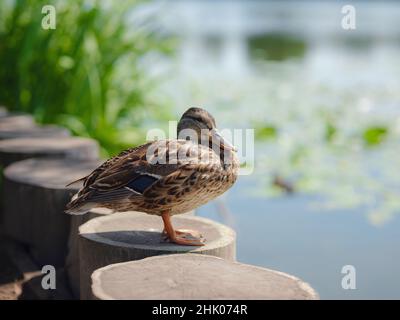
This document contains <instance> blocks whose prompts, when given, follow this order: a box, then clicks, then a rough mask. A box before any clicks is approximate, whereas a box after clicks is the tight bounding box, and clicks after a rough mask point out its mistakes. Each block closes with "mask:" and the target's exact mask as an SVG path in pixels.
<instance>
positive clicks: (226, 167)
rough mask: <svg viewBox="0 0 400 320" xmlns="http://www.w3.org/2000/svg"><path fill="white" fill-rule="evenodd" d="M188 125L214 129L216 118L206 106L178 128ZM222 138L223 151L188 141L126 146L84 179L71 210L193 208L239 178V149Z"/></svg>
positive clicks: (177, 211)
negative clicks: (134, 146)
mask: <svg viewBox="0 0 400 320" xmlns="http://www.w3.org/2000/svg"><path fill="white" fill-rule="evenodd" d="M184 128H193V129H195V130H199V129H209V130H213V131H212V132H214V131H215V120H214V119H213V118H212V116H211V115H210V114H209V113H208V112H206V111H205V110H203V109H199V108H191V109H189V110H188V111H187V112H186V113H185V114H184V115H183V116H182V118H181V120H180V122H179V125H178V132H179V131H180V130H182V129H184ZM210 132H211V131H210ZM221 139H222V138H221ZM221 141H222V142H223V143H225V145H224V144H221V149H220V151H222V152H221V155H220V154H218V153H216V152H215V151H214V150H213V148H211V147H209V146H204V145H201V144H198V143H196V142H191V141H188V140H161V141H153V142H149V143H146V144H144V145H141V146H138V147H136V148H131V149H128V150H125V151H123V152H121V153H120V154H119V155H117V156H115V157H113V158H111V159H109V160H107V161H106V162H104V163H103V164H102V165H101V166H100V167H98V168H97V169H95V170H94V171H93V172H92V173H91V174H90V175H88V176H87V177H84V178H82V179H81V180H82V181H83V187H82V189H81V190H80V191H79V193H78V196H77V197H76V199H74V200H73V201H71V202H70V203H69V204H68V205H67V212H68V213H71V214H82V213H85V212H87V211H88V210H90V209H91V208H94V207H106V208H109V209H113V210H115V211H128V210H135V211H142V212H146V213H149V214H156V215H162V214H163V213H165V212H168V213H169V214H170V215H174V214H180V213H184V212H188V211H190V210H193V209H195V208H197V207H199V206H201V205H203V204H205V203H207V202H208V201H210V200H212V199H214V198H215V197H217V196H219V195H221V194H222V193H224V192H225V191H226V190H227V189H229V188H230V187H231V186H232V185H233V184H234V182H235V181H236V178H237V174H238V170H239V163H238V158H237V156H236V152H235V151H233V149H230V147H229V148H228V147H227V145H228V144H227V143H226V142H225V141H224V140H223V139H222V140H221ZM228 146H229V145H228ZM224 148H225V149H224ZM150 150H152V153H149V151H150ZM224 151H225V153H224ZM165 153H167V154H168V157H167V160H169V161H167V163H157V162H156V161H155V159H156V158H157V157H158V158H162V156H163V155H165ZM181 155H185V157H182V156H181ZM164 158H165V157H164ZM171 159H176V161H175V162H174V161H171ZM143 179H144V180H143ZM140 188H143V190H138V189H140Z"/></svg>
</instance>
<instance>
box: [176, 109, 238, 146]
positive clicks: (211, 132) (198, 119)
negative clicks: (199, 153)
mask: <svg viewBox="0 0 400 320" xmlns="http://www.w3.org/2000/svg"><path fill="white" fill-rule="evenodd" d="M177 131H178V138H179V139H187V140H188V139H190V140H192V141H193V142H196V141H197V143H199V144H208V146H209V147H210V148H214V150H215V148H218V147H219V148H220V149H221V150H228V151H230V150H231V151H236V148H235V147H234V146H232V145H231V144H230V143H229V142H227V141H226V140H225V139H224V138H223V137H222V136H221V135H220V134H219V133H218V130H217V127H216V124H215V119H214V117H213V116H212V115H211V114H210V113H209V112H208V111H206V110H204V109H201V108H189V109H188V110H186V111H185V113H184V114H183V115H182V117H181V119H180V120H179V123H178V130H177Z"/></svg>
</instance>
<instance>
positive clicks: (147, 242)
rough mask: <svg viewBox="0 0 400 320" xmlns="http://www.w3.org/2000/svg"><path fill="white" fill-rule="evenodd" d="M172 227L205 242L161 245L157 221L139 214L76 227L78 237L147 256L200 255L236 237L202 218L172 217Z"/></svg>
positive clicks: (225, 228) (227, 230) (222, 245)
mask: <svg viewBox="0 0 400 320" xmlns="http://www.w3.org/2000/svg"><path fill="white" fill-rule="evenodd" d="M172 223H173V225H174V227H175V228H177V229H179V228H181V229H194V230H197V231H199V232H200V233H201V234H202V235H203V236H204V237H205V239H206V242H205V245H204V246H201V247H195V246H182V245H177V244H174V243H170V242H163V241H161V232H162V230H163V223H162V219H161V217H159V216H154V215H148V214H145V213H140V212H119V213H115V214H111V215H107V216H104V217H99V218H95V219H92V220H90V221H88V222H86V223H85V224H83V225H82V226H80V228H79V232H80V236H81V237H83V238H85V239H87V240H90V241H93V242H96V243H99V244H103V245H107V246H113V247H116V248H118V247H123V248H130V249H132V250H136V249H138V250H146V251H148V252H151V251H153V252H160V251H163V252H165V254H167V253H176V252H182V253H183V252H195V253H196V252H198V253H202V252H206V251H210V250H215V249H218V248H223V247H227V246H231V245H233V244H234V243H235V238H236V234H235V232H234V231H233V230H232V229H231V228H229V227H227V226H224V225H222V224H220V223H217V222H214V221H212V220H209V219H206V218H201V217H194V216H189V215H176V216H173V217H172ZM150 255H151V254H149V256H150Z"/></svg>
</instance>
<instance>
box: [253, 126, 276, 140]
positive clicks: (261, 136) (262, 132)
mask: <svg viewBox="0 0 400 320" xmlns="http://www.w3.org/2000/svg"><path fill="white" fill-rule="evenodd" d="M255 127H256V130H255V138H256V139H258V140H269V139H273V138H275V137H276V136H277V129H276V127H274V126H270V125H256V126H255Z"/></svg>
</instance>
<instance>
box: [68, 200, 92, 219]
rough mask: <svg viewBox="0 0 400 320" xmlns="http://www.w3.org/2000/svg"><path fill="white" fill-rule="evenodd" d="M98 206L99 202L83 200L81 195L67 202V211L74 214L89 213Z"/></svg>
mask: <svg viewBox="0 0 400 320" xmlns="http://www.w3.org/2000/svg"><path fill="white" fill-rule="evenodd" d="M96 206H97V203H95V202H86V201H82V198H81V197H77V198H76V199H73V200H71V202H69V203H68V204H67V208H66V210H65V213H68V214H72V215H81V214H85V213H87V212H88V211H90V210H91V209H93V208H95V207H96Z"/></svg>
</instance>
